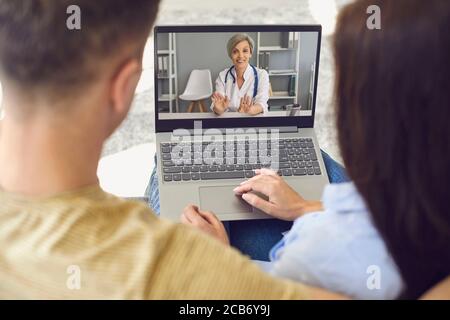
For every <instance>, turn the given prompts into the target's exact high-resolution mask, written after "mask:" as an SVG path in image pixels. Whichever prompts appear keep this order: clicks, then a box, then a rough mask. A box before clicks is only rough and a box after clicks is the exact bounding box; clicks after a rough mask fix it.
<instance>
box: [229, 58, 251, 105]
mask: <svg viewBox="0 0 450 320" xmlns="http://www.w3.org/2000/svg"><path fill="white" fill-rule="evenodd" d="M250 67H252V69H253V76H254V77H255V85H254V86H253V98H255V97H256V94H257V93H258V81H259V78H258V71H256V68H255V66H253V65H250ZM233 68H234V66H232V67H231V68H230V69H228V71H227V73H226V75H225V84H227V79H228V74H230V75H231V77H232V78H233V83H236V77H235V76H234V74H233V73H232V72H231V70H233Z"/></svg>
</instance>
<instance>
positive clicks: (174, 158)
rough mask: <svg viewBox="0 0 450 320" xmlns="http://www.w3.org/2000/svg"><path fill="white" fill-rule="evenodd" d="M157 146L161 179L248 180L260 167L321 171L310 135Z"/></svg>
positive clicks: (286, 171)
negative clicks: (159, 155) (160, 159)
mask: <svg viewBox="0 0 450 320" xmlns="http://www.w3.org/2000/svg"><path fill="white" fill-rule="evenodd" d="M277 145H278V148H277ZM160 147H161V157H162V167H163V179H164V181H165V182H173V181H199V180H218V179H246V178H247V179H248V178H251V177H253V176H254V175H255V172H254V170H255V169H261V168H271V169H274V170H277V173H278V175H280V176H287V177H289V176H306V175H309V176H314V175H321V174H322V172H321V170H320V166H319V162H318V161H317V154H316V151H315V148H314V143H313V140H312V138H293V139H289V138H287V139H279V140H275V141H271V140H250V141H249V140H246V141H224V142H198V143H197V142H192V143H190V142H179V143H168V142H167V143H164V142H163V143H161V144H160Z"/></svg>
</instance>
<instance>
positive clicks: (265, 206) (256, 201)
mask: <svg viewBox="0 0 450 320" xmlns="http://www.w3.org/2000/svg"><path fill="white" fill-rule="evenodd" d="M242 199H244V200H245V201H246V202H247V203H248V204H250V205H251V206H252V207H255V208H258V209H259V210H262V211H264V212H265V213H267V214H271V213H272V212H274V209H275V205H273V204H272V203H270V202H268V201H266V200H264V199H262V198H260V197H258V196H257V195H256V194H253V193H245V194H243V195H242Z"/></svg>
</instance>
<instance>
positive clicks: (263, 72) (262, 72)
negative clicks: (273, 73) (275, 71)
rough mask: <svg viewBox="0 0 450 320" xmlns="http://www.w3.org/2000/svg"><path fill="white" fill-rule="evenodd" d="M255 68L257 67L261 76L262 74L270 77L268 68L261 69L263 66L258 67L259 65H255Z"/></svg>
mask: <svg viewBox="0 0 450 320" xmlns="http://www.w3.org/2000/svg"><path fill="white" fill-rule="evenodd" d="M255 69H256V71H257V72H258V75H259V76H260V77H261V76H264V77H269V73H268V72H267V70H266V69H261V68H258V67H256V66H255Z"/></svg>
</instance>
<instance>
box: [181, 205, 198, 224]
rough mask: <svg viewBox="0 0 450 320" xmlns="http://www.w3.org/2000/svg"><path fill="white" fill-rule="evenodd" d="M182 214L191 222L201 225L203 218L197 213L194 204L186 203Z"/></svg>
mask: <svg viewBox="0 0 450 320" xmlns="http://www.w3.org/2000/svg"><path fill="white" fill-rule="evenodd" d="M183 215H184V216H185V217H186V219H187V220H188V221H189V222H190V223H191V224H196V225H201V224H202V221H203V218H202V217H201V216H200V214H199V213H198V207H197V206H194V205H188V206H187V207H186V208H185V209H184V211H183Z"/></svg>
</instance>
